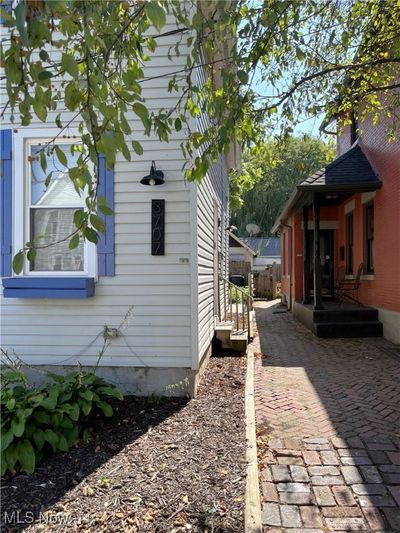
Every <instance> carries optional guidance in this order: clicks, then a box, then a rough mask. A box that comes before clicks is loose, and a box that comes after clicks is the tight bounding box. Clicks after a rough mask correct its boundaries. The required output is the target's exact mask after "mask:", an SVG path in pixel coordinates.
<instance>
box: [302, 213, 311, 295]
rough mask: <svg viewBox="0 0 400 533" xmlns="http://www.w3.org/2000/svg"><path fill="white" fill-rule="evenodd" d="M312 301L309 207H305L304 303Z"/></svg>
mask: <svg viewBox="0 0 400 533" xmlns="http://www.w3.org/2000/svg"><path fill="white" fill-rule="evenodd" d="M309 303H310V246H309V243H308V207H307V206H304V207H303V304H309Z"/></svg>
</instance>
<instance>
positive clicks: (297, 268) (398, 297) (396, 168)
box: [282, 121, 400, 311]
mask: <svg viewBox="0 0 400 533" xmlns="http://www.w3.org/2000/svg"><path fill="white" fill-rule="evenodd" d="M387 125H388V124H387V123H385V121H382V122H381V123H380V124H379V125H377V126H374V125H373V124H372V123H371V122H368V121H367V122H364V123H363V124H362V125H361V129H362V133H361V138H360V144H361V147H362V149H363V151H364V153H365V154H366V156H367V157H368V160H369V161H370V163H371V165H372V167H373V168H374V170H375V171H376V172H377V174H378V175H379V178H380V179H381V181H382V188H381V189H380V190H378V191H377V192H376V194H375V197H374V200H373V201H374V279H373V280H365V279H364V280H362V283H361V288H360V291H359V298H360V301H361V302H362V303H364V304H366V305H371V306H373V307H380V308H384V309H389V310H393V311H400V140H399V139H397V140H396V141H394V142H391V143H389V142H388V140H387V136H386V128H387ZM337 148H338V154H339V155H340V154H342V153H343V152H345V151H346V150H348V149H349V148H350V128H345V129H344V130H343V132H342V134H341V135H340V136H339V138H338V143H337ZM361 197H362V196H361V194H356V195H354V196H353V197H352V198H349V199H348V200H346V201H345V202H344V204H343V205H341V206H339V207H338V208H322V209H321V217H320V218H321V221H323V220H337V221H338V229H337V230H336V231H335V275H336V276H337V271H338V268H339V267H340V266H342V265H343V266H344V265H345V261H342V262H340V261H339V247H340V246H345V238H346V237H345V215H344V205H345V204H347V203H348V202H350V201H351V200H353V199H354V200H355V210H354V270H355V271H356V270H357V267H358V265H359V263H361V262H363V261H364V206H363V205H362V203H361ZM309 220H312V215H311V210H310V213H309ZM287 224H290V225H291V226H292V227H293V228H294V229H293V250H292V266H293V271H292V276H291V279H292V295H293V296H294V297H295V298H296V299H301V298H302V296H303V286H302V285H303V282H302V270H303V258H302V252H303V232H302V229H301V216H300V215H295V214H291V216H290V217H289V218H288V220H287ZM284 231H286V232H287V234H289V231H288V230H287V229H286V228H285V230H284ZM288 253H289V238H287V239H286V248H285V250H282V254H286V258H287V260H286V261H287V262H286V264H287V265H288V264H289V261H288ZM282 291H283V292H284V294H286V295H287V296H288V295H289V292H290V291H289V279H286V278H285V277H284V279H283V280H282Z"/></svg>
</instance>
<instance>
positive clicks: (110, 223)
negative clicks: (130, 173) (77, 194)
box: [97, 156, 115, 276]
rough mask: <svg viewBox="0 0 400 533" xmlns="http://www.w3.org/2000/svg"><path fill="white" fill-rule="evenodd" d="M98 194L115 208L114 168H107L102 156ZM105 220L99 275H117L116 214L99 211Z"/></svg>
mask: <svg viewBox="0 0 400 533" xmlns="http://www.w3.org/2000/svg"><path fill="white" fill-rule="evenodd" d="M98 165H99V189H98V195H99V196H104V198H105V199H106V201H107V204H108V206H109V207H110V208H111V209H112V210H114V170H112V169H109V168H107V165H106V158H105V157H104V156H100V157H99V160H98ZM99 216H101V217H102V218H103V220H104V222H105V225H106V233H105V234H103V233H101V234H100V240H99V242H98V244H97V271H98V275H99V276H114V275H115V254H114V215H109V216H105V215H102V214H101V213H99Z"/></svg>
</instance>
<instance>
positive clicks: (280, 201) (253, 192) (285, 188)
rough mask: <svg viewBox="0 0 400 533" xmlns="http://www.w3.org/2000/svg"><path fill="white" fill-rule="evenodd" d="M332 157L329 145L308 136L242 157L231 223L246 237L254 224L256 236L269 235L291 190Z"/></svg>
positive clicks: (259, 148)
mask: <svg viewBox="0 0 400 533" xmlns="http://www.w3.org/2000/svg"><path fill="white" fill-rule="evenodd" d="M334 157H335V150H334V147H333V144H332V143H326V142H324V141H322V140H320V139H313V138H311V137H308V136H303V137H289V138H287V139H286V140H285V141H284V142H279V141H277V140H271V141H268V142H266V143H265V144H260V145H259V146H256V147H254V148H252V149H249V150H246V151H245V152H244V154H243V172H242V179H241V180H236V182H235V183H236V186H238V185H239V184H240V186H241V191H240V192H239V193H238V194H236V197H239V196H240V199H241V201H240V203H239V202H237V204H236V205H235V206H233V213H232V223H233V224H234V225H235V226H236V227H237V228H238V235H240V236H247V235H248V233H247V231H246V226H247V224H257V225H258V226H259V227H260V230H261V231H260V235H270V231H271V228H272V226H273V223H274V222H275V219H276V217H277V216H278V214H279V212H280V211H281V210H282V208H283V206H284V204H285V202H286V201H287V200H288V198H289V196H290V194H291V193H292V192H293V189H294V187H295V186H296V185H297V184H299V183H300V182H301V181H303V180H304V179H305V178H306V177H307V176H310V175H312V174H314V173H315V172H316V171H317V170H319V169H320V168H322V167H324V166H325V165H326V164H327V163H329V162H330V161H332V160H333V159H334Z"/></svg>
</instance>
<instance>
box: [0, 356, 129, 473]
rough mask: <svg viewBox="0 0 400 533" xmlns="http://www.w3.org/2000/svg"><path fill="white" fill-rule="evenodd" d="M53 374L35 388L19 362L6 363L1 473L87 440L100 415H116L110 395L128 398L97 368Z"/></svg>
mask: <svg viewBox="0 0 400 533" xmlns="http://www.w3.org/2000/svg"><path fill="white" fill-rule="evenodd" d="M50 377H51V378H52V382H51V383H49V384H46V385H44V386H43V387H41V388H34V387H30V386H29V385H28V382H27V379H26V377H25V375H24V373H23V372H22V371H21V369H20V368H18V367H16V366H15V367H10V366H6V367H5V369H4V371H3V372H2V387H1V398H0V403H1V475H4V474H5V473H6V472H8V473H10V474H14V473H16V472H17V471H24V472H27V473H32V472H33V471H34V470H35V466H36V464H37V463H39V462H40V461H41V460H42V459H43V458H44V457H46V455H47V454H49V453H51V452H52V451H53V452H57V451H60V452H66V451H68V449H69V448H71V447H72V446H74V445H75V444H77V443H78V442H79V441H86V440H87V439H88V438H89V436H90V432H91V428H92V423H93V421H94V419H95V418H98V417H99V416H104V417H111V416H112V414H113V409H112V407H111V405H110V403H109V400H110V399H111V398H117V399H119V400H121V399H122V398H123V396H122V394H121V393H120V392H119V391H118V390H117V389H116V388H115V386H114V385H111V384H109V383H107V382H106V381H105V380H103V379H102V378H100V377H98V376H96V374H95V373H94V372H86V371H83V370H81V369H78V370H77V371H74V372H70V373H69V374H67V375H65V376H61V375H57V374H50Z"/></svg>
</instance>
